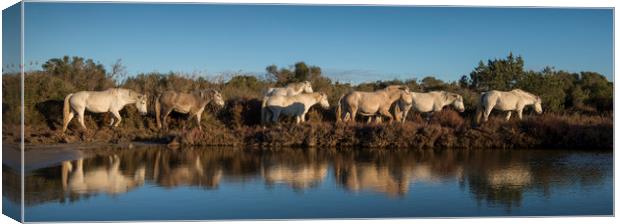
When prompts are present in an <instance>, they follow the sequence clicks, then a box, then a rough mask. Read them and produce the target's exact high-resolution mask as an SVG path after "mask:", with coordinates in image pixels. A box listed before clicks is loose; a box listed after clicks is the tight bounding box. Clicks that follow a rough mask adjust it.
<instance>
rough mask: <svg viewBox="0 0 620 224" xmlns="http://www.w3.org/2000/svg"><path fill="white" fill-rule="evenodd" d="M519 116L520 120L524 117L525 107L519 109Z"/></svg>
mask: <svg viewBox="0 0 620 224" xmlns="http://www.w3.org/2000/svg"><path fill="white" fill-rule="evenodd" d="M517 116H518V117H519V120H522V119H523V108H520V109H518V110H517Z"/></svg>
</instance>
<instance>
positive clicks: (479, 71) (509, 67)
mask: <svg viewBox="0 0 620 224" xmlns="http://www.w3.org/2000/svg"><path fill="white" fill-rule="evenodd" d="M523 65H524V62H523V58H521V56H517V57H514V56H513V55H512V52H511V53H510V54H509V55H508V57H506V59H494V60H489V61H488V62H487V64H484V63H483V62H482V61H480V62H479V63H478V67H476V68H475V69H474V71H472V72H471V73H470V74H469V77H470V80H471V87H472V88H474V89H475V90H478V91H481V92H484V91H489V90H510V89H512V88H513V87H514V85H515V83H516V82H517V80H519V79H520V78H521V77H522V76H523V74H524V73H525V72H524V70H523Z"/></svg>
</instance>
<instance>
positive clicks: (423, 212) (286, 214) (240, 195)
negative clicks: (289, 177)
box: [26, 166, 613, 221]
mask: <svg viewBox="0 0 620 224" xmlns="http://www.w3.org/2000/svg"><path fill="white" fill-rule="evenodd" d="M257 175H258V174H257ZM334 176H335V173H334V170H333V167H331V166H330V168H329V169H328V173H327V176H326V177H325V178H324V179H323V180H322V181H320V182H318V184H317V185H316V186H314V187H311V188H306V189H303V190H295V189H292V188H291V187H290V186H289V185H287V184H274V185H266V184H265V181H264V180H263V179H262V178H247V179H245V181H243V182H239V181H235V180H234V178H233V179H232V181H231V180H227V178H226V176H224V177H223V179H222V181H221V182H220V184H219V186H218V187H217V188H215V189H209V190H205V189H203V188H199V187H188V186H181V187H175V188H171V189H170V188H162V187H160V186H157V185H155V184H154V183H153V182H150V181H147V183H146V184H145V185H143V186H141V187H139V188H136V189H133V190H130V191H128V192H127V193H125V194H121V195H115V196H110V195H106V194H103V193H102V194H99V195H95V196H92V197H89V198H85V199H80V200H77V201H74V202H68V201H67V202H65V203H64V204H59V203H56V202H51V203H45V204H39V205H35V206H32V207H27V208H26V216H27V217H28V218H29V221H40V220H146V219H148V220H155V219H159V220H175V219H180V220H197V219H273V218H278V219H287V218H338V217H356V218H369V217H427V216H433V217H446V216H450V217H455V216H456V217H467V216H505V215H514V216H518V215H527V216H537V215H540V216H545V215H579V214H581V215H596V214H603V215H604V214H611V212H612V210H611V209H612V206H611V205H612V204H613V201H612V200H613V198H612V197H611V192H612V187H613V179H612V177H611V174H610V172H605V174H604V181H602V182H599V183H597V184H594V185H588V186H586V187H584V186H583V185H581V184H580V183H578V182H573V183H571V184H569V185H558V186H554V185H551V188H550V191H551V193H550V194H547V195H546V194H543V192H542V189H531V188H525V189H524V194H523V198H522V200H521V202H520V206H513V207H511V208H510V209H506V207H505V206H504V205H502V204H501V203H496V202H493V201H488V200H483V201H477V200H476V199H475V196H474V195H472V192H470V191H469V188H468V187H463V186H462V185H461V184H460V183H459V182H458V178H442V179H441V180H440V181H430V182H429V181H424V180H412V181H411V182H410V185H409V186H408V188H409V189H408V193H407V194H405V195H403V196H402V197H387V196H386V195H385V193H384V192H376V191H373V190H372V189H362V190H360V191H350V190H347V189H346V188H344V187H343V186H342V185H340V184H338V183H337V182H336V179H335V178H334ZM465 181H466V182H465V184H466V185H467V181H468V180H467V178H466V180H465Z"/></svg>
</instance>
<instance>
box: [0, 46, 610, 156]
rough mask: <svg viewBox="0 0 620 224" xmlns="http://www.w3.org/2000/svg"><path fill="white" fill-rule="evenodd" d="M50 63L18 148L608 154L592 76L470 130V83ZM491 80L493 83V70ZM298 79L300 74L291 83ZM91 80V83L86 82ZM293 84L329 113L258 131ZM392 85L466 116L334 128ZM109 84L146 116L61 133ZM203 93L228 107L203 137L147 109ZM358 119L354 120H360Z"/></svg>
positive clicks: (6, 107) (129, 114) (6, 131)
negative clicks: (442, 93) (321, 101)
mask: <svg viewBox="0 0 620 224" xmlns="http://www.w3.org/2000/svg"><path fill="white" fill-rule="evenodd" d="M78 62H79V63H78ZM48 64H49V66H47V67H46V66H44V69H45V70H43V71H33V72H28V73H27V74H26V76H25V80H24V82H25V85H26V87H27V88H25V96H24V97H25V102H24V104H25V114H24V116H25V119H26V120H25V123H26V127H25V130H24V132H25V142H26V143H29V144H45V143H72V142H84V143H123V142H130V141H147V142H158V143H164V144H169V145H170V146H175V145H210V146H213V145H226V146H251V147H314V146H317V147H336V148H347V147H376V148H394V147H399V148H586V149H590V148H602V149H611V148H612V147H613V115H612V113H611V112H612V110H609V108H612V107H611V106H610V105H611V103H610V102H612V101H613V100H612V99H613V97H612V96H610V92H611V91H609V90H610V89H611V88H610V86H611V84H610V83H609V82H607V81H606V80H605V78H604V77H603V76H601V75H598V74H591V73H583V74H565V72H557V74H555V73H553V74H546V73H545V74H542V73H541V74H538V73H531V74H530V73H528V75H529V76H532V77H539V76H540V77H543V78H548V77H555V78H556V79H559V78H565V79H566V80H568V81H567V82H566V83H572V84H571V85H569V86H568V87H562V88H559V89H558V90H557V91H556V92H558V93H560V92H561V93H563V94H556V95H557V96H555V95H554V96H550V95H545V94H543V95H541V96H542V98H543V99H544V100H547V101H549V102H551V101H553V102H559V103H558V104H550V103H549V104H543V109H544V110H545V111H546V112H545V113H544V114H543V115H531V116H529V115H526V116H525V117H524V119H523V120H522V121H519V120H518V119H516V118H513V119H512V120H511V121H508V122H506V121H503V119H502V118H503V117H504V114H503V113H501V112H493V115H492V118H491V119H490V121H489V122H488V123H485V124H484V125H481V126H476V125H473V123H472V117H473V114H474V112H475V105H476V104H477V101H476V100H477V98H478V96H479V95H477V92H479V90H477V89H476V88H477V87H476V86H475V85H470V84H468V82H464V83H456V82H454V83H444V82H442V81H441V80H437V79H434V78H432V77H430V78H428V77H427V78H425V79H423V80H422V82H421V83H418V82H417V81H416V80H415V79H413V80H405V81H399V80H393V81H383V82H382V81H377V82H375V83H362V84H359V85H355V86H354V85H351V84H341V83H337V82H336V83H332V82H331V80H329V79H328V78H326V77H324V76H322V75H321V71H320V68H318V67H316V66H311V67H310V68H306V67H304V66H306V65H305V64H303V63H298V64H296V65H295V70H294V71H293V70H287V69H277V68H271V69H269V68H270V67H268V69H267V70H268V73H269V74H272V75H273V76H275V77H276V78H277V79H276V80H270V79H261V78H259V77H256V76H250V75H242V74H241V75H234V76H231V77H230V78H229V79H228V81H224V79H221V80H220V79H217V78H214V79H210V80H207V79H205V78H202V77H199V76H192V75H183V74H175V73H170V74H161V73H151V74H139V75H136V76H132V77H127V79H125V80H124V81H123V82H122V83H120V84H119V83H117V82H115V81H114V74H109V73H106V72H105V70H103V69H102V66H100V65H96V64H94V63H93V62H92V61H88V60H87V61H86V62H84V60H83V59H80V58H73V59H72V60H70V59H69V58H63V59H62V60H61V59H58V60H56V61H54V60H53V59H52V60H50V62H48V63H46V65H48ZM51 65H53V66H51ZM489 69H490V68H489ZM297 70H300V71H305V72H297ZM488 72H489V74H491V75H492V74H494V73H497V72H500V71H493V70H489V71H488ZM299 74H301V75H300V76H299V77H298V75H299ZM91 76H92V77H96V78H95V79H89V78H87V77H91ZM529 76H528V77H529ZM282 77H285V78H282ZM489 77H494V76H489ZM2 78H3V108H2V109H3V110H2V112H3V117H4V120H3V126H2V128H3V130H2V132H3V136H2V138H3V141H4V142H5V143H11V142H12V143H15V142H19V118H20V110H19V106H18V105H19V104H20V101H19V76H18V75H16V74H4V75H3V77H2ZM220 78H222V77H220ZM298 80H310V81H311V82H312V85H313V88H314V90H315V91H320V92H325V93H327V94H328V96H329V103H330V105H332V107H331V108H330V109H321V108H319V107H315V108H312V109H311V110H310V112H309V113H308V120H309V122H308V123H305V124H301V125H294V124H292V122H291V121H290V120H288V121H287V120H284V122H283V123H281V124H276V125H272V126H268V127H262V126H260V125H259V119H260V104H261V102H260V98H259V97H260V96H261V94H262V93H261V92H262V91H263V90H264V89H266V88H268V87H271V86H278V85H284V83H286V82H289V81H298ZM541 80H542V81H544V80H545V79H541ZM571 80H572V81H571ZM592 80H595V81H596V82H595V81H592ZM491 81H492V80H491ZM542 81H541V83H542V84H544V83H545V82H542ZM508 83H509V82H508ZM592 83H595V84H596V85H595V84H592ZM389 84H401V85H407V86H408V87H409V88H410V89H411V90H412V91H429V90H446V91H451V92H455V93H459V94H461V95H463V97H464V99H465V105H466V111H465V113H457V112H455V111H452V110H451V109H449V108H446V109H444V110H443V111H441V112H438V113H436V114H434V115H433V116H432V117H431V118H430V119H427V118H426V116H424V115H420V114H417V113H410V116H409V117H408V121H407V122H406V123H404V124H400V123H391V124H388V123H384V124H365V123H364V122H358V123H355V124H348V123H347V124H344V123H336V121H335V120H336V119H335V113H334V111H335V106H336V105H337V103H336V101H337V100H338V98H339V96H340V95H342V94H343V93H345V92H347V91H350V90H364V91H371V90H373V89H379V88H384V87H385V86H386V85H389ZM523 85H525V84H523ZM114 86H117V87H123V88H128V89H133V90H135V91H138V92H143V93H147V94H148V96H149V97H150V102H149V115H147V116H140V115H139V113H138V112H137V110H136V108H135V107H134V106H133V105H128V106H127V107H126V108H125V109H123V110H122V111H121V116H122V117H123V120H122V122H121V126H120V127H118V128H111V127H109V126H108V124H109V121H110V118H111V117H110V115H109V114H93V113H87V116H86V126H87V127H89V129H90V130H89V131H83V130H81V128H79V126H78V125H77V122H76V121H73V122H72V123H71V124H70V125H69V131H68V132H67V133H66V134H61V133H60V130H59V127H60V126H61V123H62V103H63V99H64V97H65V96H66V94H68V93H71V92H75V91H79V90H84V89H88V90H103V89H106V88H110V87H114ZM542 86H543V87H541V88H540V89H544V85H542ZM517 87H520V86H517ZM204 88H214V89H217V90H220V91H221V92H222V94H223V96H224V98H225V99H226V104H225V106H224V107H223V108H213V107H209V108H208V109H206V110H205V112H204V113H205V114H204V115H203V121H202V126H203V131H202V132H201V131H199V130H198V129H197V128H196V126H195V124H194V123H193V122H187V121H186V120H187V115H182V114H177V113H173V114H172V116H171V119H169V124H170V125H169V126H170V131H160V130H158V129H157V126H156V124H155V118H154V114H155V113H154V107H153V105H154V104H153V102H154V99H155V96H156V95H157V94H158V93H161V92H162V91H165V90H176V91H181V92H189V91H191V90H195V89H204ZM573 90H574V91H578V90H584V91H585V92H584V93H583V94H581V95H579V94H576V93H575V94H573V93H572V92H571V91H573ZM586 90H587V91H586ZM603 90H605V91H603ZM535 91H536V90H534V92H535ZM571 94H572V95H571ZM577 96H579V97H577ZM526 114H530V111H526ZM362 120H363V119H361V118H358V121H362Z"/></svg>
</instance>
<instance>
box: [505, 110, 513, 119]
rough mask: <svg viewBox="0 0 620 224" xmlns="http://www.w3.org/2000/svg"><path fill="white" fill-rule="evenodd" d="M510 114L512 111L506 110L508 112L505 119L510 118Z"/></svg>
mask: <svg viewBox="0 0 620 224" xmlns="http://www.w3.org/2000/svg"><path fill="white" fill-rule="evenodd" d="M511 115H512V111H508V114H506V121H509V120H510V116H511Z"/></svg>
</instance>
